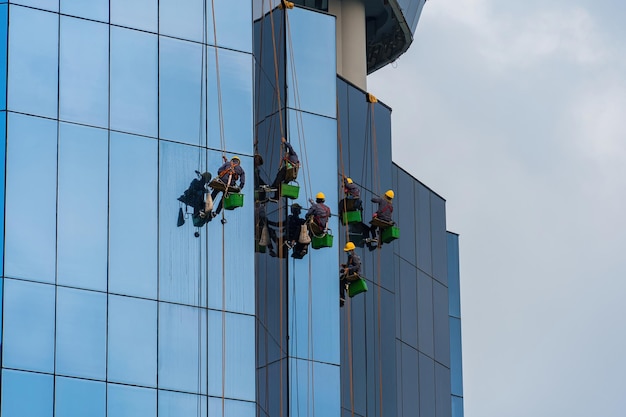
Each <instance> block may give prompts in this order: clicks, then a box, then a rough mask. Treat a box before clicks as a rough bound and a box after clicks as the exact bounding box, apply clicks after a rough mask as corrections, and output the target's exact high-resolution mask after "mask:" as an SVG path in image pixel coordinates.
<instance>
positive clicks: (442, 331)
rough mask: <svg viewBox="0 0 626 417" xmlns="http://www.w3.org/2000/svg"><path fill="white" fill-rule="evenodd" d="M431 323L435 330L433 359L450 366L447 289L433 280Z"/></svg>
mask: <svg viewBox="0 0 626 417" xmlns="http://www.w3.org/2000/svg"><path fill="white" fill-rule="evenodd" d="M433 311H434V317H433V325H434V331H435V359H436V360H437V361H438V362H440V363H442V364H443V365H445V366H450V328H449V322H450V316H449V315H448V289H447V288H446V287H444V286H443V285H441V284H440V283H439V282H437V281H433Z"/></svg>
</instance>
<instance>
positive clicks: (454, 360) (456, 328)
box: [450, 317, 463, 396]
mask: <svg viewBox="0 0 626 417" xmlns="http://www.w3.org/2000/svg"><path fill="white" fill-rule="evenodd" d="M462 352H463V349H462V344H461V320H460V319H457V318H454V317H450V372H451V380H452V382H451V385H452V388H451V389H452V394H454V395H459V396H462V395H463V358H462Z"/></svg>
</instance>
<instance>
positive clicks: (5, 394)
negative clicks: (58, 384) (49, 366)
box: [0, 369, 54, 417]
mask: <svg viewBox="0 0 626 417" xmlns="http://www.w3.org/2000/svg"><path fill="white" fill-rule="evenodd" d="M53 385H54V384H53V376H52V375H44V374H39V373H33V372H20V371H11V370H8V369H3V370H2V398H1V399H0V405H1V407H2V408H0V414H1V415H2V417H24V416H33V417H52V403H53V393H52V392H53Z"/></svg>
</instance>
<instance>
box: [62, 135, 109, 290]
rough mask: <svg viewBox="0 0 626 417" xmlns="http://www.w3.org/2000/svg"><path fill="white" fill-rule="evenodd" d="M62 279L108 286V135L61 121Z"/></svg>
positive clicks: (71, 283)
mask: <svg viewBox="0 0 626 417" xmlns="http://www.w3.org/2000/svg"><path fill="white" fill-rule="evenodd" d="M59 132H60V133H59V179H58V181H59V195H58V222H59V228H58V232H57V233H58V265H57V276H58V281H57V282H58V283H59V284H63V285H69V286H75V287H80V288H87V289H94V290H100V291H106V288H107V223H106V218H107V208H108V198H107V197H108V196H107V193H106V190H107V188H108V175H107V174H108V135H107V131H106V130H102V129H96V128H90V127H85V126H79V125H73V124H67V123H61V125H60V129H59Z"/></svg>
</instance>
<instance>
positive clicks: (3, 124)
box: [0, 8, 7, 337]
mask: <svg viewBox="0 0 626 417" xmlns="http://www.w3.org/2000/svg"><path fill="white" fill-rule="evenodd" d="M1 11H2V8H0V13H1ZM6 139H7V113H6V112H4V111H2V112H0V161H1V162H0V195H5V184H6V183H5V180H4V179H5V172H6V157H5V156H6ZM4 220H5V217H4V199H1V200H0V236H4ZM0 254H2V255H1V256H0V259H1V260H2V262H0V276H3V275H4V239H0ZM0 310H1V308H0ZM1 325H2V323H1V320H0V326H1ZM1 330H2V329H0V333H1ZM0 337H1V336H0Z"/></svg>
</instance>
